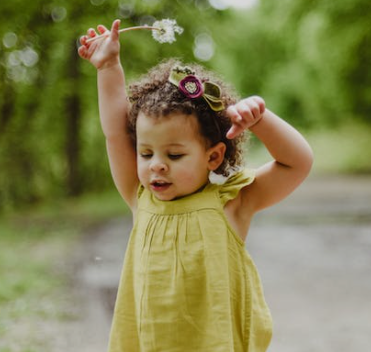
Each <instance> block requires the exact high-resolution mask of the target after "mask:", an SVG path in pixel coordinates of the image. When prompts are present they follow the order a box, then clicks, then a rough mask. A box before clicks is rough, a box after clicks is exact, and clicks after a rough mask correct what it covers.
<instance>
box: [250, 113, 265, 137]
mask: <svg viewBox="0 0 371 352" xmlns="http://www.w3.org/2000/svg"><path fill="white" fill-rule="evenodd" d="M267 111H268V110H267V109H265V110H264V112H263V113H262V114H261V115H260V118H259V119H258V120H256V122H255V123H254V124H253V125H251V126H249V127H248V129H249V130H250V131H251V132H254V129H255V128H259V125H260V122H261V121H262V120H263V119H264V116H265V114H266V112H267Z"/></svg>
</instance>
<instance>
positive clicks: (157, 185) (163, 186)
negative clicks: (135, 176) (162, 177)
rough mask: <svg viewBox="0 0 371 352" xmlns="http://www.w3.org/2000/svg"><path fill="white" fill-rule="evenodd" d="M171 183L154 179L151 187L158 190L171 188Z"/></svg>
mask: <svg viewBox="0 0 371 352" xmlns="http://www.w3.org/2000/svg"><path fill="white" fill-rule="evenodd" d="M170 185H171V183H169V182H165V181H153V182H151V188H152V189H154V190H156V191H161V190H165V189H167V188H169V187H170Z"/></svg>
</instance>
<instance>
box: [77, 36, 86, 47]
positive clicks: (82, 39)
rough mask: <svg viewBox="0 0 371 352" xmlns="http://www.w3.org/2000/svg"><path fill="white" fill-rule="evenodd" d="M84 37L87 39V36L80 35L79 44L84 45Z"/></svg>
mask: <svg viewBox="0 0 371 352" xmlns="http://www.w3.org/2000/svg"><path fill="white" fill-rule="evenodd" d="M86 39H87V36H86V35H82V36H81V37H80V40H79V41H80V44H81V45H85V44H86Z"/></svg>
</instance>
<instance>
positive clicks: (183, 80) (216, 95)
mask: <svg viewBox="0 0 371 352" xmlns="http://www.w3.org/2000/svg"><path fill="white" fill-rule="evenodd" d="M169 82H170V83H172V84H174V85H176V86H177V87H178V88H179V90H180V91H181V92H182V93H183V94H184V95H185V96H186V97H187V98H190V99H196V98H199V97H202V98H204V99H205V100H206V102H207V103H208V104H209V106H210V108H211V109H212V110H214V111H221V110H224V104H223V102H222V100H221V98H220V96H221V90H220V87H219V86H218V85H217V84H215V83H212V82H201V80H200V79H199V78H198V77H197V76H195V72H194V71H193V70H192V69H191V68H189V67H188V66H186V67H182V66H178V65H175V66H174V67H173V68H172V69H171V72H170V76H169Z"/></svg>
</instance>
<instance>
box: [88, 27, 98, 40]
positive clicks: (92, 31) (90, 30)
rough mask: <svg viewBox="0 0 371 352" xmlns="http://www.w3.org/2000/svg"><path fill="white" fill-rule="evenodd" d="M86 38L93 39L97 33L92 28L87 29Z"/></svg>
mask: <svg viewBox="0 0 371 352" xmlns="http://www.w3.org/2000/svg"><path fill="white" fill-rule="evenodd" d="M87 34H88V37H90V38H93V37H96V35H97V32H96V31H95V30H94V29H93V28H89V29H88V31H87Z"/></svg>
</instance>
